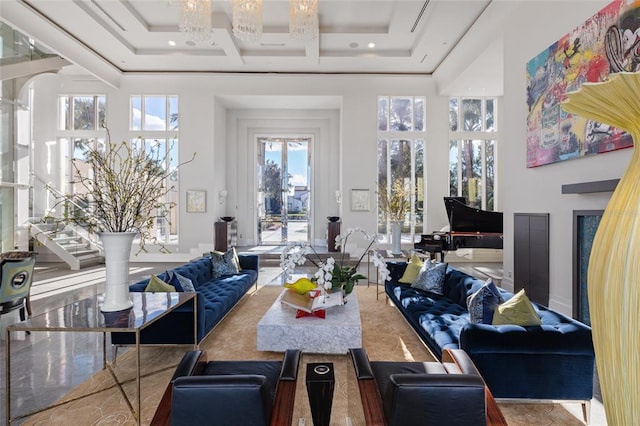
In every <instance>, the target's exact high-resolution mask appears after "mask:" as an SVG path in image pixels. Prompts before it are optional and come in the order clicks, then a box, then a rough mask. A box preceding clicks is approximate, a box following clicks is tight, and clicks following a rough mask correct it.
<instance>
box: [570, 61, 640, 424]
mask: <svg viewBox="0 0 640 426" xmlns="http://www.w3.org/2000/svg"><path fill="white" fill-rule="evenodd" d="M567 96H568V100H566V101H565V102H564V103H563V105H562V107H563V108H564V109H565V111H568V112H570V113H576V114H579V115H580V116H582V117H584V118H588V119H590V120H596V121H599V122H602V123H605V124H610V125H612V126H615V127H617V128H619V129H623V130H626V131H627V132H629V133H631V135H632V136H633V140H634V143H635V144H636V146H635V148H634V149H633V154H632V155H631V161H630V163H629V165H628V166H627V169H626V171H625V172H624V174H623V176H622V178H621V179H620V183H618V186H617V188H616V190H615V191H614V193H613V195H612V196H611V199H610V200H609V204H608V205H607V208H606V210H605V212H604V215H603V216H602V220H601V221H600V226H598V231H597V232H596V235H595V238H594V240H593V249H592V250H591V257H590V259H589V271H588V275H587V280H588V284H587V287H588V288H587V290H588V296H589V312H590V317H591V325H592V331H593V344H594V348H595V353H596V364H597V367H598V373H599V377H600V384H601V388H602V398H603V400H604V406H605V411H606V415H607V423H608V424H610V425H620V426H622V425H638V424H640V392H639V391H640V362H638V348H639V347H640V332H638V323H640V314H639V312H640V310H639V309H638V306H640V285H638V283H639V282H640V268H639V267H638V265H640V244H639V243H638V242H639V241H640V185H638V182H640V147H639V146H638V143H640V74H638V73H618V74H611V75H610V76H609V80H608V81H606V82H602V83H584V84H583V85H582V87H581V89H580V90H579V91H578V92H574V93H568V94H567Z"/></svg>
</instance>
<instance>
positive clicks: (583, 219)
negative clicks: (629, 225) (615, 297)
mask: <svg viewBox="0 0 640 426" xmlns="http://www.w3.org/2000/svg"><path fill="white" fill-rule="evenodd" d="M603 212H604V210H574V211H573V262H572V264H573V268H574V269H573V317H574V318H576V319H578V320H579V321H581V322H583V323H585V324H587V325H591V321H590V319H589V302H588V300H587V269H588V267H589V256H590V255H591V247H592V245H593V238H594V237H595V235H596V230H597V229H598V225H599V224H600V219H602V213H603Z"/></svg>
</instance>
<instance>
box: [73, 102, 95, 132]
mask: <svg viewBox="0 0 640 426" xmlns="http://www.w3.org/2000/svg"><path fill="white" fill-rule="evenodd" d="M95 118H96V107H95V103H94V99H93V96H77V97H74V98H73V128H74V129H75V130H94V129H95V128H96V123H95Z"/></svg>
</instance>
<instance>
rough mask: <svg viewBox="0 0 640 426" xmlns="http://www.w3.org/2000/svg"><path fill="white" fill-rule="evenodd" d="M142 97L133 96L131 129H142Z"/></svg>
mask: <svg viewBox="0 0 640 426" xmlns="http://www.w3.org/2000/svg"><path fill="white" fill-rule="evenodd" d="M141 123H142V97H141V96H132V97H131V130H142V124H141Z"/></svg>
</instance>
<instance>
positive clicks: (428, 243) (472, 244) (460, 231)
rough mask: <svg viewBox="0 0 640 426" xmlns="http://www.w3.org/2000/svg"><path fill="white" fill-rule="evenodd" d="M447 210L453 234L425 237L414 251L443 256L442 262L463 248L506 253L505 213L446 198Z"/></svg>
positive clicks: (462, 200) (444, 232) (450, 229)
mask: <svg viewBox="0 0 640 426" xmlns="http://www.w3.org/2000/svg"><path fill="white" fill-rule="evenodd" d="M444 206H445V209H446V210H447V218H448V219H449V231H440V232H434V233H432V234H423V235H422V236H421V239H420V241H419V242H417V243H415V244H414V249H416V250H420V251H423V252H429V253H433V254H434V256H435V255H436V254H437V253H440V260H444V256H445V255H446V253H447V252H449V251H455V250H458V249H459V248H492V249H502V212H492V211H488V210H480V209H476V208H475V207H470V206H467V205H466V199H465V197H444Z"/></svg>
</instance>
